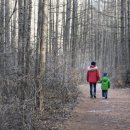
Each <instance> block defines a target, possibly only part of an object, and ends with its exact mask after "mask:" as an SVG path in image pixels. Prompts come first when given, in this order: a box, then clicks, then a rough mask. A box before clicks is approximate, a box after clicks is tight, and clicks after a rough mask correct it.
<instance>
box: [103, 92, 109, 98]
mask: <svg viewBox="0 0 130 130" xmlns="http://www.w3.org/2000/svg"><path fill="white" fill-rule="evenodd" d="M107 93H108V91H107V90H102V97H105V98H107Z"/></svg>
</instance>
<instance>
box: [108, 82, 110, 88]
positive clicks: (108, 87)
mask: <svg viewBox="0 0 130 130" xmlns="http://www.w3.org/2000/svg"><path fill="white" fill-rule="evenodd" d="M108 88H110V80H108Z"/></svg>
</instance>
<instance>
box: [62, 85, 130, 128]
mask: <svg viewBox="0 0 130 130" xmlns="http://www.w3.org/2000/svg"><path fill="white" fill-rule="evenodd" d="M79 90H80V91H81V94H80V96H79V98H78V104H77V106H76V107H75V108H74V110H73V111H72V113H71V116H70V118H69V120H67V121H66V122H65V123H64V126H65V127H66V130H130V89H128V88H126V89H112V88H111V89H109V92H108V99H103V98H102V97H101V89H100V86H97V98H96V99H91V98H90V95H89V86H88V85H81V86H79Z"/></svg>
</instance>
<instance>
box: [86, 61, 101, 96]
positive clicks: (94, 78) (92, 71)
mask: <svg viewBox="0 0 130 130" xmlns="http://www.w3.org/2000/svg"><path fill="white" fill-rule="evenodd" d="M86 78H87V82H89V84H90V97H91V98H93V97H94V98H96V84H97V82H98V80H99V79H100V76H99V71H98V67H97V66H96V62H94V61H93V62H91V65H90V66H89V67H88V70H87V74H86Z"/></svg>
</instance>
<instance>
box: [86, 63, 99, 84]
mask: <svg viewBox="0 0 130 130" xmlns="http://www.w3.org/2000/svg"><path fill="white" fill-rule="evenodd" d="M86 79H87V81H88V82H89V83H97V81H98V80H99V79H100V76H99V71H98V68H97V67H96V66H93V65H91V66H89V67H88V71H87V74H86Z"/></svg>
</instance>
